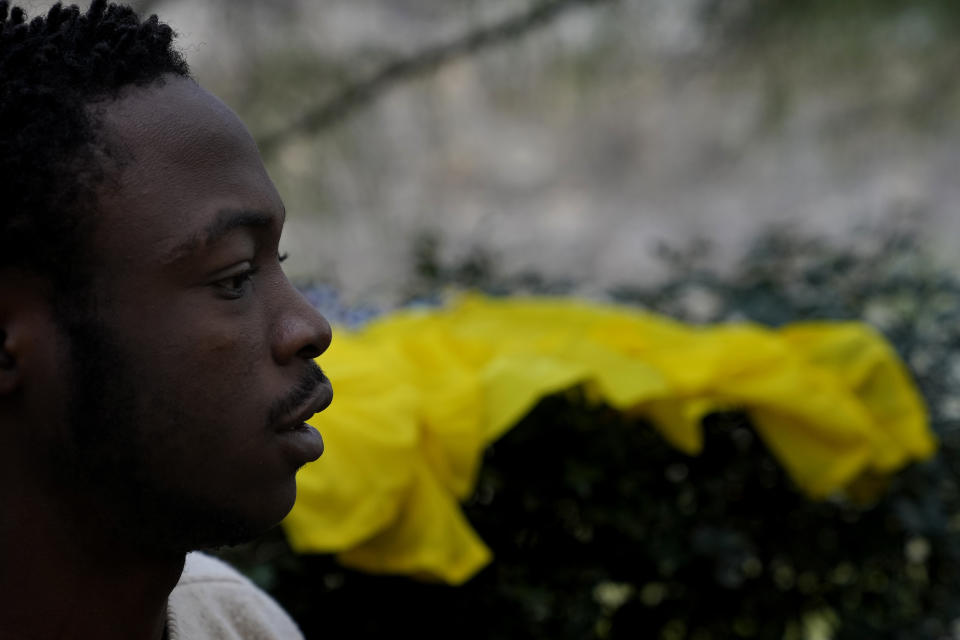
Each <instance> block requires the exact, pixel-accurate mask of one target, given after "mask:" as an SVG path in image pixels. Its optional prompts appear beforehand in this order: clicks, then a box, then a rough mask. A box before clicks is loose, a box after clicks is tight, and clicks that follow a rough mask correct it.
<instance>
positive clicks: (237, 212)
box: [163, 209, 274, 264]
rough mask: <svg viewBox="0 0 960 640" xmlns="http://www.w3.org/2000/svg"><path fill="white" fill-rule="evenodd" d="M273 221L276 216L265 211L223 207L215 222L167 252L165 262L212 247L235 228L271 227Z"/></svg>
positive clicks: (168, 262)
mask: <svg viewBox="0 0 960 640" xmlns="http://www.w3.org/2000/svg"><path fill="white" fill-rule="evenodd" d="M273 221H274V216H271V215H270V214H269V213H266V212H264V211H254V210H249V209H223V210H221V211H218V212H217V215H216V217H215V218H214V219H213V222H211V223H210V224H208V225H207V226H206V227H204V228H203V229H202V230H201V231H199V232H198V233H196V234H194V235H193V236H192V237H191V238H189V239H188V240H186V241H185V242H182V243H180V244H179V245H177V246H176V247H174V248H173V249H172V250H171V251H170V252H169V253H167V255H166V257H165V258H164V260H163V262H164V264H171V263H174V262H176V261H178V260H181V259H182V258H185V257H186V256H188V255H190V254H192V253H194V252H196V251H197V250H198V249H201V248H203V247H210V246H212V245H214V244H216V243H217V242H219V241H220V240H221V239H223V237H224V236H226V235H227V234H229V233H230V232H231V231H233V230H235V229H239V228H242V227H251V228H255V229H256V228H262V227H269V226H270V225H271V224H273Z"/></svg>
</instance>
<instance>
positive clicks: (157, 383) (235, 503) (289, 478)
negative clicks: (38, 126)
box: [50, 78, 331, 550]
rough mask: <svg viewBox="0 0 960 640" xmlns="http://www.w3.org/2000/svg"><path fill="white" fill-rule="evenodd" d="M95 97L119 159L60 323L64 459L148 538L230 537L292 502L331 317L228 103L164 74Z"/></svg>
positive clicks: (323, 390) (152, 541) (309, 448)
mask: <svg viewBox="0 0 960 640" xmlns="http://www.w3.org/2000/svg"><path fill="white" fill-rule="evenodd" d="M97 109H98V110H101V109H102V111H100V113H101V114H102V119H103V126H104V128H103V133H104V135H105V136H106V139H107V140H108V141H109V143H110V145H111V149H116V150H118V152H119V158H120V168H119V170H118V172H117V173H116V174H115V175H114V176H112V177H110V178H109V179H108V180H107V182H106V183H105V184H104V185H103V187H102V188H101V189H100V193H99V202H98V204H99V207H98V212H97V219H96V230H95V232H94V238H93V244H92V256H93V266H92V274H93V282H92V285H91V287H90V292H89V297H88V299H86V300H84V301H83V303H82V304H81V305H79V307H80V309H81V310H82V311H79V312H76V313H66V314H62V315H63V317H61V318H60V325H61V327H62V334H63V335H62V339H63V341H64V347H63V351H64V352H65V353H62V354H61V355H62V357H63V360H64V362H65V364H66V366H65V368H64V372H63V378H62V380H63V382H62V384H63V388H64V391H63V396H64V399H63V402H62V403H61V405H60V406H62V407H66V413H67V415H66V416H65V420H63V428H62V430H61V432H60V435H59V436H58V437H57V438H55V441H56V443H55V445H54V446H53V448H54V449H59V451H60V452H61V453H60V454H59V455H56V456H54V457H55V458H57V459H59V461H60V463H62V464H63V466H64V468H65V474H66V477H73V478H75V479H77V482H78V484H79V485H81V486H84V487H89V488H91V490H93V491H99V492H101V493H102V495H103V497H104V500H105V502H106V503H107V505H108V508H107V509H105V513H109V514H110V516H109V517H110V519H111V520H114V522H113V525H115V526H117V527H120V528H121V529H125V530H126V531H125V532H124V533H126V534H127V535H132V536H137V537H138V539H142V540H144V543H145V544H147V545H149V546H155V547H160V548H166V549H173V550H187V549H190V548H196V547H199V546H210V545H217V544H226V543H231V542H237V541H240V540H241V539H243V538H246V537H249V536H252V535H256V534H257V533H260V532H262V531H263V530H265V529H267V528H269V527H270V526H272V525H274V524H276V523H277V522H278V521H279V520H280V519H281V518H282V517H283V516H284V515H285V514H286V513H287V511H289V509H290V508H291V506H292V505H293V501H294V498H295V495H296V488H295V484H294V475H295V472H296V469H297V468H298V467H300V466H301V465H303V464H305V463H307V462H309V461H311V460H313V459H315V458H316V457H317V456H319V455H320V453H321V452H322V441H321V440H320V439H319V437H318V436H317V434H316V432H315V431H312V430H309V429H307V428H304V427H302V426H300V425H302V421H303V420H305V419H306V418H307V417H308V416H309V415H311V414H312V413H313V412H315V411H317V410H320V409H322V408H323V407H324V406H326V404H327V403H328V402H329V400H330V397H331V392H330V387H329V383H328V382H327V381H326V378H325V377H324V376H323V375H322V374H321V373H320V371H319V369H318V368H317V367H316V365H315V364H314V363H313V358H314V357H316V356H317V355H319V354H320V353H321V352H322V351H323V350H325V349H326V347H327V345H328V344H329V342H330V327H329V325H328V324H327V322H326V320H325V319H324V318H323V317H322V316H321V315H319V314H318V313H317V312H316V311H315V310H314V309H312V308H311V307H310V306H309V304H308V303H307V302H306V301H305V300H304V298H303V297H302V296H301V295H300V294H299V293H298V292H297V291H296V290H295V289H294V288H293V287H292V286H291V285H290V283H289V282H288V281H287V279H286V277H285V276H284V274H283V272H282V270H281V268H280V264H279V260H278V255H277V245H278V241H279V237H280V231H281V228H282V226H283V220H284V209H283V204H282V202H281V200H280V198H279V196H278V194H277V192H276V190H275V188H274V186H273V184H272V182H271V181H270V179H269V177H268V176H267V174H266V171H265V170H264V168H263V165H262V163H261V161H260V157H259V154H258V153H257V150H256V147H255V145H254V143H253V141H252V139H251V138H250V136H249V134H248V133H247V131H246V129H245V128H244V127H243V125H242V124H241V123H240V122H239V120H237V118H236V116H235V115H234V114H233V113H232V112H231V111H230V110H229V109H228V108H227V107H225V106H224V105H223V104H222V103H220V102H219V101H218V100H216V98H214V97H213V96H211V95H210V94H208V93H206V92H205V91H203V90H202V89H200V88H199V87H197V86H196V85H195V84H194V83H193V82H192V81H189V80H184V79H180V78H168V80H167V82H166V83H165V84H163V85H162V86H151V87H147V88H137V89H134V90H132V91H131V92H130V93H128V94H126V96H125V97H123V98H122V99H120V100H117V101H113V102H110V103H105V104H103V105H100V106H99V107H97ZM56 406H57V405H56V403H53V404H52V407H53V408H52V409H51V411H52V413H51V416H50V417H51V419H54V420H55V419H56Z"/></svg>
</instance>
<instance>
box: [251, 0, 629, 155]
mask: <svg viewBox="0 0 960 640" xmlns="http://www.w3.org/2000/svg"><path fill="white" fill-rule="evenodd" d="M616 1H617V0H546V1H543V0H541V1H538V2H536V3H535V4H534V5H533V6H532V7H530V8H529V9H527V10H526V11H524V12H523V13H520V14H518V15H515V16H511V17H509V18H506V19H505V20H503V21H502V22H498V23H495V24H492V25H489V26H485V27H480V28H479V29H476V30H475V31H470V32H467V33H466V34H464V35H462V36H460V37H459V38H457V39H455V40H451V41H449V42H446V43H441V44H438V45H434V46H431V47H427V48H426V49H423V50H422V51H418V52H416V53H413V54H411V55H409V56H404V57H400V58H398V59H396V60H392V61H390V62H387V63H386V64H385V65H384V66H382V67H381V68H380V69H378V70H377V71H375V72H374V73H372V74H371V75H369V76H368V77H366V78H362V79H359V80H355V81H352V82H347V84H346V85H345V86H344V87H343V88H342V89H341V90H340V92H339V93H338V94H336V95H335V96H333V97H332V98H331V99H329V100H327V101H326V102H323V103H321V104H319V105H317V106H316V107H314V108H312V109H309V110H307V111H306V112H305V113H303V114H302V115H300V116H299V117H297V118H295V119H294V120H292V121H291V122H289V123H288V124H286V125H284V126H282V127H280V128H279V129H277V130H276V131H273V132H271V133H268V134H266V135H264V136H263V137H261V138H260V139H259V140H258V141H257V142H258V144H259V147H260V151H261V153H263V154H264V155H268V154H270V153H273V152H274V151H276V150H277V149H278V148H279V147H281V146H283V144H284V143H286V142H287V141H288V140H289V139H291V138H293V137H294V136H297V135H302V134H311V133H316V132H318V131H321V130H323V129H325V128H328V127H330V126H331V125H334V124H336V123H337V122H339V121H340V120H343V119H345V118H346V117H348V116H349V115H351V113H352V112H353V111H355V110H356V109H357V108H359V107H363V106H365V105H367V104H369V103H371V102H373V101H374V100H376V99H377V98H379V97H380V96H381V95H382V94H383V93H385V92H386V91H388V90H389V89H391V88H393V86H395V85H397V84H399V83H401V82H404V81H406V80H410V79H411V78H415V77H417V76H421V75H425V74H427V73H429V72H431V71H434V70H436V69H438V68H440V67H442V66H444V65H446V64H449V63H450V62H452V61H454V60H457V59H459V58H463V57H466V56H468V55H470V54H473V53H476V52H478V51H481V50H483V49H488V48H490V47H492V46H494V45H497V44H501V43H503V42H508V41H511V40H514V39H516V38H518V37H520V36H523V35H525V34H527V33H529V32H531V31H533V30H535V29H538V28H540V27H543V26H545V25H547V24H550V23H551V22H553V21H554V20H556V19H557V18H558V17H560V16H561V15H562V14H563V13H565V12H566V11H568V10H570V9H573V8H576V7H579V6H587V5H599V4H611V3H613V2H616Z"/></svg>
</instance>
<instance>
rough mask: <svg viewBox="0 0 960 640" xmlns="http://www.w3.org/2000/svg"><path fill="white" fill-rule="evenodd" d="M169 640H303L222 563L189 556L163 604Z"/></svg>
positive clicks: (257, 592)
mask: <svg viewBox="0 0 960 640" xmlns="http://www.w3.org/2000/svg"><path fill="white" fill-rule="evenodd" d="M167 633H168V638H169V640H303V634H301V633H300V630H299V629H298V628H297V625H296V623H294V622H293V620H291V619H290V616H288V615H287V614H286V612H285V611H284V610H283V609H281V608H280V605H278V604H277V603H276V602H274V601H273V599H271V598H270V596H268V595H267V594H265V593H264V592H263V591H261V590H260V589H259V588H257V587H256V586H255V585H254V584H253V583H252V582H250V581H249V580H248V579H247V578H245V577H244V576H242V575H240V574H239V573H238V572H237V571H236V569H233V568H232V567H230V566H229V565H227V564H226V563H224V562H222V561H220V560H217V559H216V558H212V557H210V556H208V555H204V554H202V553H190V554H188V555H187V561H186V563H185V564H184V567H183V574H182V575H181V576H180V581H179V582H177V586H176V587H174V588H173V591H172V592H171V593H170V598H169V599H168V600H167Z"/></svg>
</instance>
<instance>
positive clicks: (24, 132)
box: [0, 0, 189, 291]
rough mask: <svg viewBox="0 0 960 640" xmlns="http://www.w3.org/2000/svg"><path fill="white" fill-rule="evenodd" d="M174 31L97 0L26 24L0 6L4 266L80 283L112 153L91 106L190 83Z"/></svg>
mask: <svg viewBox="0 0 960 640" xmlns="http://www.w3.org/2000/svg"><path fill="white" fill-rule="evenodd" d="M173 37H174V33H173V30H172V29H171V28H170V27H169V26H167V25H166V24H163V23H161V22H159V21H158V20H157V16H156V15H152V16H150V17H149V18H147V19H146V20H140V18H139V17H138V16H137V14H136V13H135V12H134V11H133V10H132V9H131V8H129V7H126V6H123V5H117V4H113V3H110V4H107V2H106V0H93V2H92V3H91V4H90V8H89V9H88V10H87V11H86V12H82V11H81V10H80V9H79V8H78V7H77V6H76V5H71V6H68V7H64V6H62V5H61V4H60V3H57V4H56V5H54V6H53V7H52V8H51V9H50V11H49V12H47V14H46V16H38V17H35V18H33V19H32V20H28V19H27V16H26V13H25V12H24V10H23V9H21V8H20V7H17V6H14V7H11V6H10V4H9V2H7V1H6V0H0V268H4V267H16V268H22V269H26V270H29V271H31V272H35V273H37V274H40V275H42V276H44V277H46V278H48V279H49V280H50V282H51V283H52V284H53V286H54V290H55V291H59V290H62V289H65V288H67V287H72V286H75V285H76V284H77V283H79V282H82V276H80V275H79V274H80V273H81V272H83V271H84V270H85V266H86V265H87V259H88V257H87V256H86V251H85V249H86V245H87V244H88V243H87V239H88V237H89V236H88V234H89V231H90V229H91V228H92V225H94V224H95V222H94V220H93V219H94V217H95V216H94V213H95V208H96V197H95V190H96V188H97V186H98V185H100V184H101V183H102V182H103V180H104V179H105V177H106V163H107V161H108V160H109V159H110V157H111V156H112V155H114V151H113V150H111V149H110V148H109V145H107V144H106V142H105V141H104V140H103V139H102V136H101V135H100V132H99V126H98V123H97V121H96V116H95V114H94V110H93V109H91V108H90V105H92V104H94V103H96V102H98V101H104V100H110V99H111V98H115V97H117V96H119V94H120V92H121V91H122V90H123V89H124V88H126V87H130V86H147V85H150V84H153V83H156V82H160V81H162V79H163V76H164V75H165V74H174V75H178V76H189V70H188V68H187V64H186V62H185V61H184V60H183V58H182V56H181V55H180V54H179V53H178V52H177V51H176V50H175V49H174V48H173V47H172V46H171V43H172V40H173Z"/></svg>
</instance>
